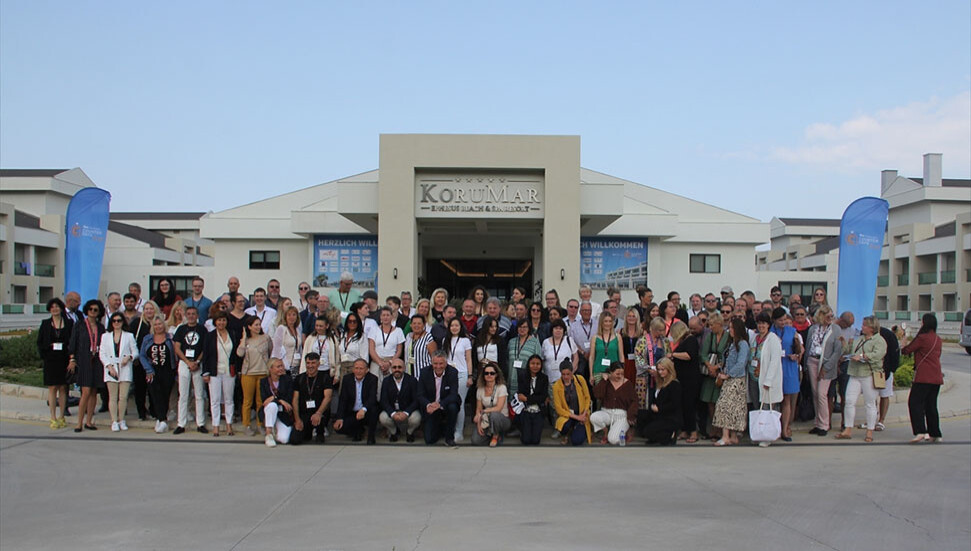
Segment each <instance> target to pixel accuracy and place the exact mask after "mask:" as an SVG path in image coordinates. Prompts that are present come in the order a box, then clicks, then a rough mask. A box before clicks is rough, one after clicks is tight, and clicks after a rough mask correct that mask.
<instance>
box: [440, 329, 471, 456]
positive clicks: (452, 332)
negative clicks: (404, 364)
mask: <svg viewBox="0 0 971 551" xmlns="http://www.w3.org/2000/svg"><path fill="white" fill-rule="evenodd" d="M446 335H447V336H446V337H445V341H444V342H443V346H442V350H443V351H444V352H445V354H446V356H447V357H448V365H450V366H452V367H454V368H455V369H456V370H458V372H459V388H458V391H459V396H461V397H462V405H461V406H460V408H459V416H458V419H456V421H455V441H456V442H461V441H462V439H463V437H462V434H463V433H464V431H465V397H466V396H467V395H468V393H469V387H470V386H472V382H473V381H472V341H470V340H469V338H468V337H467V336H465V326H464V325H462V320H460V319H459V318H452V319H450V320H449V322H448V333H446Z"/></svg>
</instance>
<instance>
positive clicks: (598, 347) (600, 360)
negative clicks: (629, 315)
mask: <svg viewBox="0 0 971 551" xmlns="http://www.w3.org/2000/svg"><path fill="white" fill-rule="evenodd" d="M590 354H591V355H593V362H592V365H591V366H590V381H591V382H592V383H593V384H596V383H598V382H600V380H601V379H603V380H606V379H607V371H608V370H609V368H610V364H612V363H614V362H620V359H621V358H623V357H624V343H622V342H620V337H619V336H618V334H617V332H616V331H614V317H613V316H612V315H610V313H609V312H603V313H602V314H600V320H599V321H598V322H597V334H596V335H594V336H593V338H591V339H590Z"/></svg>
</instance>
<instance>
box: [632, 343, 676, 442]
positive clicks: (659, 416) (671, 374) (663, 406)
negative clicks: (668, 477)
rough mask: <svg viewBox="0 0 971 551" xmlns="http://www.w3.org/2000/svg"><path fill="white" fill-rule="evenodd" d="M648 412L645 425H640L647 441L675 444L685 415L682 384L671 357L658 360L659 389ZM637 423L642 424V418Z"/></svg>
mask: <svg viewBox="0 0 971 551" xmlns="http://www.w3.org/2000/svg"><path fill="white" fill-rule="evenodd" d="M646 414H647V415H646V417H644V421H645V422H644V426H643V427H639V428H640V430H641V433H642V434H643V435H644V438H645V440H646V442H645V443H646V444H648V445H650V444H659V445H662V446H673V445H674V444H675V442H677V439H676V438H675V436H676V435H677V432H678V428H679V427H680V426H681V424H682V422H683V415H682V413H681V386H680V384H679V383H678V380H677V379H676V378H675V367H674V362H672V361H671V359H670V358H662V359H661V360H660V361H659V362H657V389H656V390H655V391H654V396H653V399H652V400H651V407H650V409H649V410H646ZM638 417H640V415H638ZM637 424H638V425H639V426H640V425H641V419H640V418H639V419H638V422H637Z"/></svg>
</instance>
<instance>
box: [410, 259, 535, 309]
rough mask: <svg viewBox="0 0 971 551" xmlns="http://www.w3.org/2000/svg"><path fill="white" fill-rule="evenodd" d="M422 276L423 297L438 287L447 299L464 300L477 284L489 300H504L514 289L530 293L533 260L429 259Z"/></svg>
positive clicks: (531, 289)
mask: <svg viewBox="0 0 971 551" xmlns="http://www.w3.org/2000/svg"><path fill="white" fill-rule="evenodd" d="M424 274H425V277H424V278H422V281H421V282H420V284H419V287H420V289H421V290H422V291H423V292H422V295H423V296H428V295H429V294H430V293H431V291H433V290H434V289H437V288H439V287H441V288H443V289H445V290H446V291H448V296H449V297H452V298H457V299H464V298H465V297H467V296H469V293H470V292H471V291H472V289H473V288H474V287H475V286H476V285H482V286H483V287H485V289H486V292H488V293H489V296H490V297H496V298H498V299H499V300H502V301H506V300H508V299H509V297H511V296H512V290H513V289H514V288H515V287H522V288H524V289H526V293H527V295H532V293H533V260H532V259H531V258H529V259H499V258H478V259H469V258H428V259H425V266H424Z"/></svg>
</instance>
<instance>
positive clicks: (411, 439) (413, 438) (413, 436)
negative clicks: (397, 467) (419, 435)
mask: <svg viewBox="0 0 971 551" xmlns="http://www.w3.org/2000/svg"><path fill="white" fill-rule="evenodd" d="M405 441H407V442H409V443H411V442H414V441H415V435H414V434H409V435H408V436H406V437H405Z"/></svg>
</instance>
